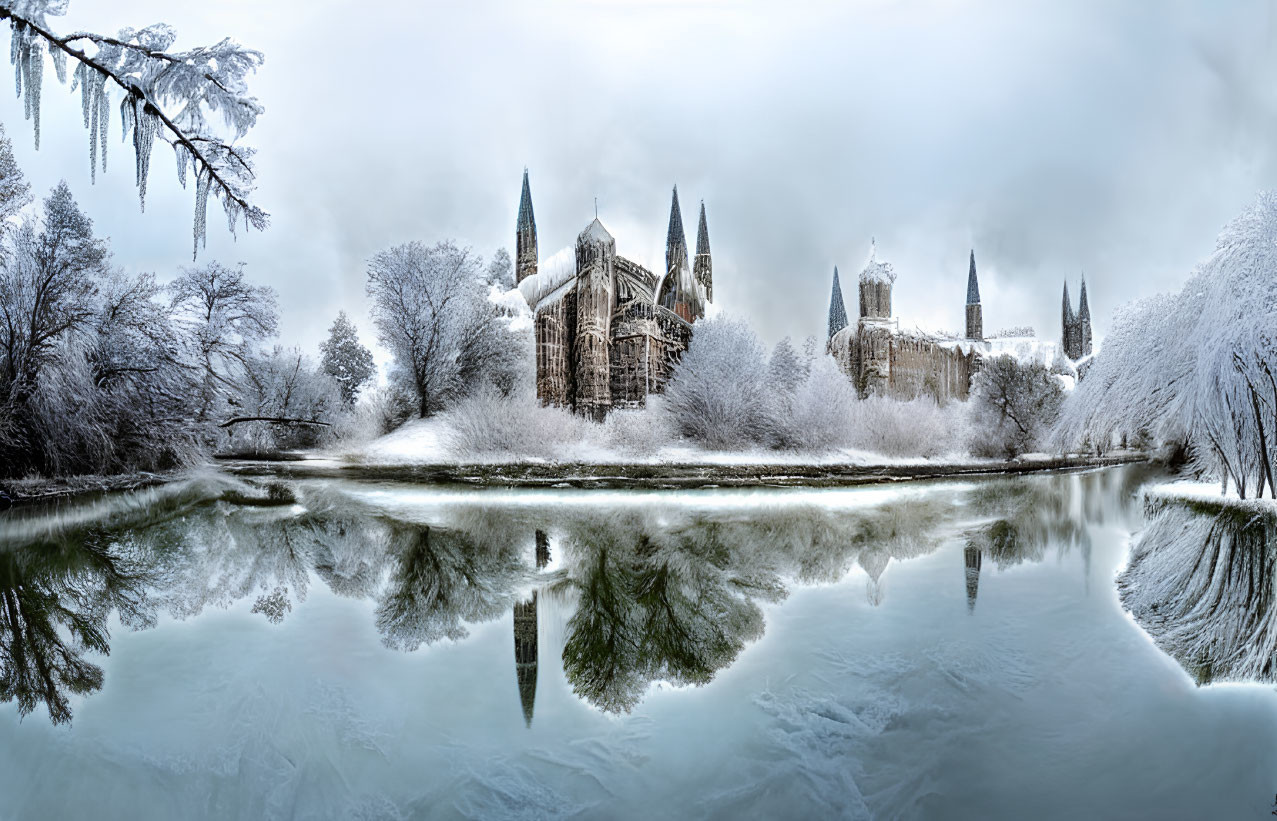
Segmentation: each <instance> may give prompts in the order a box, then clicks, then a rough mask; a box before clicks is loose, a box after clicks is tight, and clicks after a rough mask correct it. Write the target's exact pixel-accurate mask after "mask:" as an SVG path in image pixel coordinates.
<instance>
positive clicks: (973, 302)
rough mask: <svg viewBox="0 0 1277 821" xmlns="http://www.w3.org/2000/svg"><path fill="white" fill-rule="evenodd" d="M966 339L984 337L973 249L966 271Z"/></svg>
mask: <svg viewBox="0 0 1277 821" xmlns="http://www.w3.org/2000/svg"><path fill="white" fill-rule="evenodd" d="M967 339H984V315H983V313H982V311H981V308H980V283H979V282H977V281H976V275H975V249H974V248H973V249H971V268H970V270H969V271H968V273H967Z"/></svg>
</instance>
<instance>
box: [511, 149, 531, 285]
mask: <svg viewBox="0 0 1277 821" xmlns="http://www.w3.org/2000/svg"><path fill="white" fill-rule="evenodd" d="M514 246H515V248H514V280H515V282H516V283H519V282H522V281H523V280H525V279H527V278H528V277H530V276H533V275H534V274H536V272H537V221H536V216H535V215H534V214H533V213H532V189H531V188H530V187H529V186H528V169H526V168H524V169H523V193H522V194H521V195H520V196H519V221H518V224H517V225H516V226H515V229H514Z"/></svg>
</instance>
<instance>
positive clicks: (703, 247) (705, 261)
mask: <svg viewBox="0 0 1277 821" xmlns="http://www.w3.org/2000/svg"><path fill="white" fill-rule="evenodd" d="M692 274H693V275H694V276H695V277H696V281H697V282H699V283H700V284H701V287H702V288H704V289H705V301H706V302H713V301H714V264H713V262H712V261H711V260H710V256H709V226H707V225H706V224H705V201H704V200H701V220H700V225H698V226H697V227H696V259H695V261H694V262H693V263H692Z"/></svg>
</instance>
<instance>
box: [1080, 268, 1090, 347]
mask: <svg viewBox="0 0 1277 821" xmlns="http://www.w3.org/2000/svg"><path fill="white" fill-rule="evenodd" d="M1077 333H1078V349H1079V350H1080V351H1081V354H1082V356H1090V355H1091V306H1090V305H1088V304H1087V302H1086V273H1085V272H1084V273H1083V274H1082V295H1081V296H1080V297H1079V298H1078V306H1077Z"/></svg>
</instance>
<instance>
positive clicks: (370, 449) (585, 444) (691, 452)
mask: <svg viewBox="0 0 1277 821" xmlns="http://www.w3.org/2000/svg"><path fill="white" fill-rule="evenodd" d="M600 438H601V437H600ZM344 458H345V459H347V460H348V461H351V462H355V463H359V464H368V465H378V466H383V467H398V466H404V467H406V466H412V465H444V464H461V463H466V464H566V463H586V464H598V465H660V464H680V465H706V466H710V465H722V466H737V467H739V466H746V465H795V466H798V465H831V466H832V465H856V466H888V465H931V464H950V463H962V464H967V463H978V462H980V461H981V460H979V459H972V458H971V457H968V456H962V455H952V456H943V457H932V458H924V457H892V456H884V455H882V454H879V453H871V452H869V451H864V450H853V449H849V448H836V449H834V450H830V451H828V452H825V453H820V454H810V453H798V452H794V451H780V450H773V449H770V448H756V449H746V450H739V451H714V450H705V449H703V448H699V447H696V446H694V445H691V444H688V443H685V442H676V443H672V444H667V445H660V446H657V447H655V448H654V449H652V450H651V451H650V452H648V453H642V454H636V453H632V452H626V451H623V450H620V449H617V448H613V447H609V446H608V445H607V444H606V443H604V442H601V441H597V440H596V441H579V442H577V443H575V444H574V445H572V446H570V447H568V448H565V449H564V451H563V453H562V454H561V455H560V456H559V458H557V459H554V460H549V459H544V458H531V457H527V456H523V455H518V454H483V455H479V456H475V455H470V454H464V453H458V452H456V451H455V450H454V449H453V448H451V447H450V446H449V444H448V429H447V424H446V422H445V420H444V419H443V418H441V417H433V418H430V419H417V420H413V421H411V422H408V423H407V424H405V425H404V426H403V427H402V428H400V429H399V430H396V431H395V432H393V433H390V434H388V435H386V436H382V437H381V438H379V439H375V440H374V441H373V442H371V443H369V444H367V445H364V446H363V447H362V448H361V449H359V450H357V451H351V452H348V453H346V454H344Z"/></svg>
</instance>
